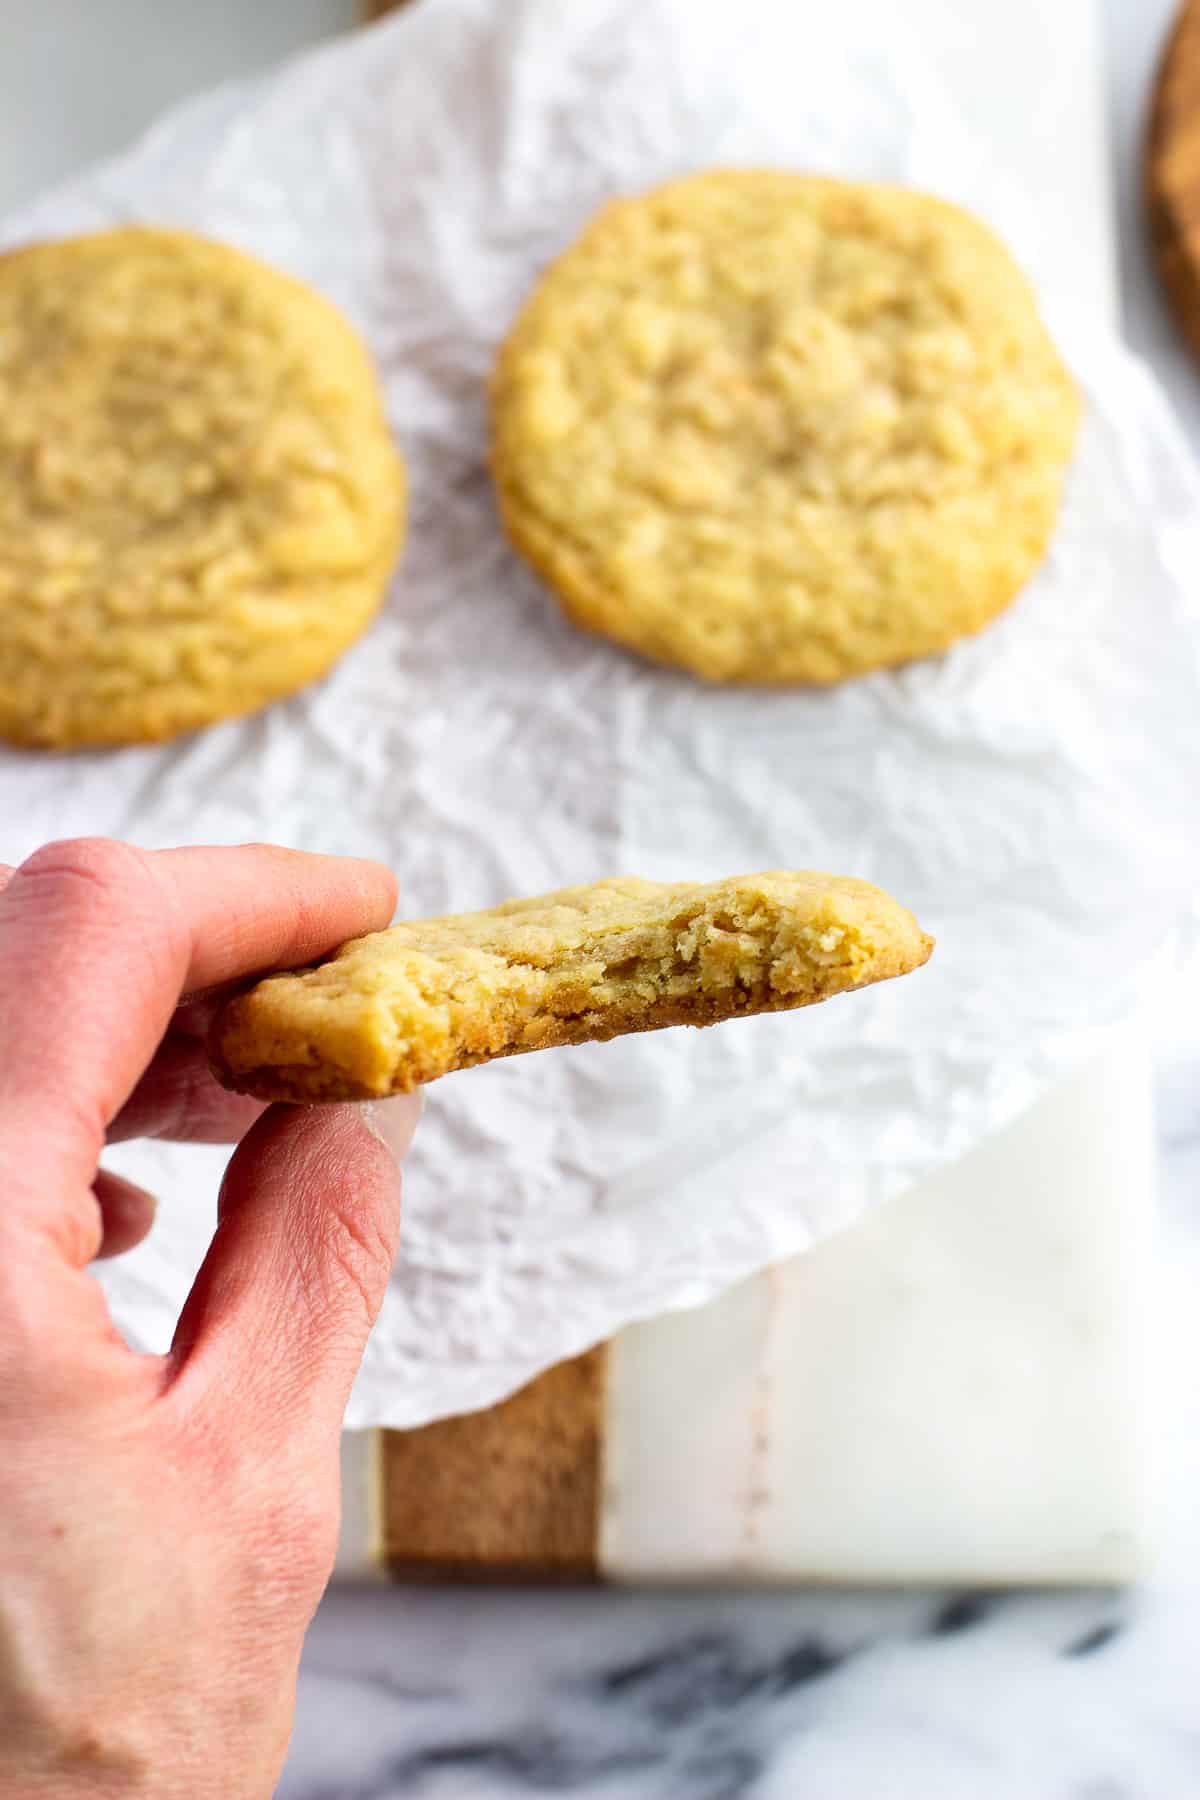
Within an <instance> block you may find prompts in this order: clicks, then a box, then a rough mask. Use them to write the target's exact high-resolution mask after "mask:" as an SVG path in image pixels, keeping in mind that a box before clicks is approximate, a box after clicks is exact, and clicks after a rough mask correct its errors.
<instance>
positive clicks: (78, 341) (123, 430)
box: [0, 226, 405, 748]
mask: <svg viewBox="0 0 1200 1800" xmlns="http://www.w3.org/2000/svg"><path fill="white" fill-rule="evenodd" d="M404 499H405V488H404V471H403V465H402V463H401V460H400V457H399V455H398V454H397V452H396V449H395V447H394V445H393V444H392V441H391V438H390V436H389V432H388V428H387V423H386V421H385V418H384V414H383V405H382V400H381V396H380V392H379V387H378V383H377V380H376V377H375V374H374V371H373V369H372V366H371V363H370V360H369V358H368V355H367V352H366V349H365V347H364V346H363V344H362V342H361V341H360V339H359V337H358V336H357V334H356V333H355V332H354V330H353V329H352V328H351V326H350V325H349V323H348V322H347V321H346V320H345V319H344V318H343V317H342V315H341V314H340V313H339V312H338V311H337V309H336V308H335V307H334V306H333V305H331V304H330V302H329V301H327V300H325V299H324V298H323V297H322V296H321V295H319V294H317V293H315V292H314V291H312V290H311V289H309V288H307V287H305V286H303V285H302V284H301V283H300V282H298V281H294V280H292V279H291V278H290V277H288V276H286V275H283V274H281V273H279V272H278V271H276V270H274V269H271V268H268V267H266V266H265V265H264V264H262V263H259V262H257V261H255V260H254V259H252V258H251V257H248V256H245V255H243V254H241V253H240V252H239V251H236V250H233V249H230V248H229V247H227V246H226V245H224V244H219V243H214V242H211V241H209V240H208V239H204V238H199V237H195V236H193V235H191V234H190V233H187V232H180V231H159V230H153V229H148V228H143V227H137V226H131V227H123V228H119V229H116V230H113V231H105V232H98V233H95V234H93V235H91V236H87V237H79V238H67V239H62V240H59V241H53V242H45V243H36V244H31V245H29V246H27V247H25V248H22V249H18V250H13V251H10V252H8V253H7V254H5V255H3V256H0V736H4V737H7V738H9V739H12V740H14V741H16V742H18V743H23V744H30V745H47V746H57V747H63V748H69V747H72V746H77V745H86V744H113V743H128V742H136V741H139V740H143V739H155V738H165V737H169V736H172V735H174V734H175V733H177V732H181V731H187V730H191V729H192V728H194V727H196V726H200V725H205V724H208V723H210V722H211V721H213V720H215V719H220V718H224V717H226V716H227V715H229V714H236V713H243V712H248V711H250V710H252V709H254V708H256V707H258V706H261V705H262V704H263V703H264V702H266V701H268V700H271V699H274V698H275V697H277V696H279V695H282V694H286V693H290V692H292V691H293V690H294V689H295V688H297V687H300V686H301V685H302V684H303V683H305V682H307V681H309V680H311V679H313V678H314V677H315V676H317V675H320V674H322V673H323V672H324V671H325V670H326V669H327V668H328V667H329V666H330V664H331V663H332V662H333V661H334V660H335V659H336V658H337V656H338V655H339V654H340V653H341V652H342V651H343V650H344V649H345V648H346V647H347V646H348V645H349V644H350V643H351V642H352V641H353V639H354V638H356V637H357V636H358V635H359V633H360V632H361V631H362V630H363V629H364V627H365V626H366V624H367V623H368V621H369V620H370V618H371V617H372V615H373V614H374V613H375V611H376V610H377V608H378V606H379V605H380V602H381V601H382V599H383V596H384V592H385V590H386V586H387V582H388V578H389V575H390V573H391V570H392V567H393V564H394V562H395V559H396V555H397V553H398V551H399V548H400V542H401V538H402V536H403V529H404Z"/></svg>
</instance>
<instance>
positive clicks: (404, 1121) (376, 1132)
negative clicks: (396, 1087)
mask: <svg viewBox="0 0 1200 1800" xmlns="http://www.w3.org/2000/svg"><path fill="white" fill-rule="evenodd" d="M424 1109H425V1095H424V1091H423V1090H422V1089H421V1088H417V1089H416V1090H415V1092H413V1093H411V1094H394V1095H391V1096H390V1097H389V1098H388V1099H386V1100H365V1101H363V1102H362V1104H361V1105H360V1106H359V1109H358V1111H359V1117H360V1118H361V1119H362V1122H363V1124H364V1125H365V1126H366V1128H367V1130H368V1131H369V1132H370V1133H371V1135H372V1137H376V1138H378V1139H379V1141H380V1143H381V1144H383V1145H385V1146H386V1148H387V1149H388V1151H389V1152H390V1153H391V1155H392V1157H393V1158H394V1159H395V1161H396V1163H397V1164H400V1163H402V1162H403V1161H404V1158H405V1157H406V1156H407V1155H408V1151H409V1146H410V1145H411V1143H412V1140H413V1133H414V1132H415V1131H416V1129H417V1123H418V1121H419V1119H420V1117H421V1114H422V1112H423V1111H424Z"/></svg>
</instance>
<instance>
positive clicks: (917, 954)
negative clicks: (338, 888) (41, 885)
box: [210, 871, 933, 1100]
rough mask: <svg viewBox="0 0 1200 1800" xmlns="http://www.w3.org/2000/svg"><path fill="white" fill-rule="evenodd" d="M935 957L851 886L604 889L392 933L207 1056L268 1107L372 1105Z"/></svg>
mask: <svg viewBox="0 0 1200 1800" xmlns="http://www.w3.org/2000/svg"><path fill="white" fill-rule="evenodd" d="M932 949H933V940H932V938H928V937H926V935H925V933H924V932H923V931H922V930H921V928H920V927H919V925H918V924H917V922H916V920H915V919H914V918H913V916H912V914H911V913H910V912H907V911H906V910H905V908H904V907H902V906H900V905H898V903H897V902H896V901H895V900H892V899H891V898H890V897H889V896H888V895H887V894H885V893H882V892H881V891H880V890H879V889H878V888H875V887H871V886H870V885H869V884H868V883H867V882H865V881H855V880H852V879H851V878H849V877H846V876H839V875H821V874H814V873H812V872H807V873H799V874H798V873H795V872H791V871H775V872H773V873H768V874H765V875H743V876H736V877H734V878H733V879H731V880H728V881H717V882H712V883H709V884H701V885H698V884H696V883H693V882H670V883H665V884H664V883H660V882H654V881H639V880H636V879H626V880H616V881H600V882H597V883H596V884H595V885H594V886H592V887H576V888H563V889H562V890H561V891H560V892H558V893H554V894H544V895H541V896H539V897H538V898H536V899H531V900H510V901H508V902H507V903H506V904H505V905H503V906H497V907H494V908H493V909H492V910H491V911H490V912H479V913H459V914H455V915H451V916H449V917H446V918H440V919H418V920H415V921H413V922H411V923H408V924H403V925H393V926H392V927H391V929H390V930H388V931H378V932H375V933H373V934H372V935H371V936H370V937H364V938H356V939H355V940H354V941H353V942H351V943H349V944H345V945H343V947H342V948H341V949H340V950H339V951H338V952H337V953H336V955H334V956H332V957H331V958H330V959H329V961H328V962H324V963H321V964H320V965H319V966H318V967H317V968H314V969H308V970H304V971H301V972H299V973H297V974H290V975H272V976H269V977H268V978H267V979H266V980H265V981H261V982H259V983H258V985H257V986H255V987H253V988H251V989H250V990H249V992H247V993H245V994H242V995H240V996H239V997H238V998H236V999H234V1000H232V1001H230V1002H229V1003H228V1004H227V1005H226V1006H225V1007H224V1008H223V1010H222V1011H221V1012H220V1013H219V1014H218V1016H217V1018H216V1020H215V1021H214V1024H213V1028H212V1036H211V1038H210V1054H211V1057H212V1062H213V1067H214V1068H215V1070H216V1072H217V1074H218V1076H219V1077H220V1079H221V1080H222V1081H223V1082H224V1083H225V1084H226V1086H228V1087H233V1088H237V1089H239V1090H240V1091H241V1092H243V1093H248V1094H257V1095H258V1096H259V1097H260V1098H262V1099H265V1100H360V1099H367V1098H370V1097H372V1096H376V1095H381V1094H393V1093H405V1092H408V1091H409V1090H410V1089H411V1088H414V1087H417V1086H418V1085H419V1084H420V1083H422V1082H426V1081H434V1080H436V1079H437V1077H438V1076H439V1075H446V1074H449V1073H450V1072H451V1071H452V1070H454V1069H465V1068H469V1067H470V1066H471V1065H472V1064H474V1063H481V1062H488V1061H490V1060H491V1058H492V1057H496V1056H515V1055H518V1054H520V1053H521V1052H523V1051H526V1050H544V1049H548V1048H549V1047H550V1046H552V1045H556V1044H582V1043H586V1042H589V1041H596V1040H603V1039H605V1038H612V1037H619V1036H620V1035H622V1034H623V1033H624V1032H628V1031H655V1030H658V1029H659V1028H660V1027H661V1026H664V1025H712V1024H715V1023H716V1022H717V1021H718V1020H721V1019H732V1018H739V1017H741V1016H743V1015H745V1014H748V1013H761V1012H779V1011H782V1010H784V1009H785V1008H788V1007H793V1006H809V1005H811V1004H812V1003H813V1002H814V1001H817V1000H828V999H829V998H830V997H831V995H833V994H841V993H845V992H847V991H848V990H849V989H851V988H859V987H866V986H867V985H868V983H870V982H873V981H883V980H886V979H887V978H888V977H889V976H892V975H904V974H906V973H907V972H908V971H909V970H910V969H915V968H916V967H917V966H918V965H919V964H921V963H923V962H924V961H925V960H926V958H927V957H928V956H929V953H930V951H931V950H932Z"/></svg>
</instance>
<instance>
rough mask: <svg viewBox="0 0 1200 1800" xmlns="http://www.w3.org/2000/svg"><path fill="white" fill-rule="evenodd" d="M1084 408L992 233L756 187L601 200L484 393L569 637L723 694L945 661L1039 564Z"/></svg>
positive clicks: (512, 514)
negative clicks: (619, 647) (582, 631)
mask: <svg viewBox="0 0 1200 1800" xmlns="http://www.w3.org/2000/svg"><path fill="white" fill-rule="evenodd" d="M1078 410H1079V409H1078V400H1077V397H1076V393H1075V389H1074V387H1073V385H1072V382H1071V380H1070V377H1069V376H1068V374H1067V372H1066V370H1065V369H1064V367H1063V365H1062V363H1061V361H1060V360H1059V357H1058V355H1057V353H1056V351H1055V349H1054V346H1053V344H1052V343H1051V342H1050V339H1049V338H1048V336H1047V334H1046V331H1045V329H1044V327H1043V325H1042V323H1041V320H1040V318H1039V316H1038V312H1037V308H1036V305H1035V302H1034V296H1033V293H1032V291H1031V289H1030V287H1029V285H1028V283H1027V282H1026V280H1025V278H1024V276H1023V275H1022V274H1021V272H1020V270H1019V269H1018V268H1017V267H1016V265H1015V264H1014V263H1013V261H1012V260H1011V258H1010V257H1009V255H1008V252H1007V251H1006V250H1005V249H1004V247H1003V245H1002V244H1000V243H999V242H998V240H997V239H996V238H995V237H994V236H993V235H992V233H991V232H990V231H989V230H987V229H986V227H985V226H983V225H982V224H981V223H980V222H979V221H978V220H977V219H974V218H972V217H970V216H969V215H968V214H966V213H964V212H960V211H959V210H958V209H957V208H955V207H952V206H948V205H946V204H945V203H944V202H942V201H940V200H934V199H931V198H930V197H929V196H928V195H925V194H919V193H913V192H911V191H909V190H905V189H901V188H888V187H868V186H858V185H854V184H851V183H848V182H842V181H830V180H824V179H818V178H814V177H810V176H803V175H795V174H788V173H783V172H770V171H763V170H749V169H742V170H728V171H715V172H710V173H706V174H701V175H695V176H692V177H690V178H688V179H685V180H681V181H674V182H671V183H669V184H668V185H667V186H665V187H660V188H657V189H655V190H653V191H652V192H650V193H648V194H644V195H642V196H640V197H639V198H636V199H629V200H619V201H615V202H614V203H612V204H611V205H609V206H608V207H606V208H605V209H604V210H603V211H602V212H601V213H600V214H599V215H598V216H597V217H596V219H594V220H593V222H592V223H591V224H590V225H589V226H588V228H587V229H586V230H585V232H584V233H583V236H582V237H581V238H580V239H579V240H578V242H577V243H576V244H574V245H573V246H572V248H571V249H569V250H568V251H567V252H566V253H565V255H563V256H562V257H560V259H559V260H558V261H557V262H556V263H554V264H553V266H552V267H551V268H550V269H549V271H548V272H547V273H546V274H545V275H544V276H543V278H542V280H541V282H540V283H539V285H538V286H537V288H536V289H535V290H534V292H533V294H532V296H531V297H530V299H529V300H528V302H527V303H526V305H525V308H524V310H523V311H522V312H521V314H520V316H519V318H518V319H517V322H516V324H515V325H514V327H513V329H512V332H511V334H510V335H509V337H508V339H507V341H506V342H505V344H504V345H503V347H502V349H501V351H500V355H499V358H498V360H497V363H496V368H495V371H494V375H493V382H492V412H493V438H494V446H493V469H494V475H495V481H496V486H497V490H498V497H499V505H500V511H501V515H502V517H503V520H504V524H505V526H506V528H507V531H508V533H509V536H510V537H511V539H512V541H513V543H514V544H515V545H516V547H517V548H518V549H519V550H520V551H522V552H523V553H524V555H525V556H526V557H527V558H528V559H529V561H530V562H531V563H532V564H533V565H534V567H535V568H537V569H538V570H539V571H540V572H541V574H542V575H543V576H544V577H545V578H546V580H547V581H548V582H549V583H550V585H551V587H552V588H553V589H554V590H555V592H556V593H557V594H558V596H559V597H560V599H561V601H562V603H563V605H564V607H565V608H566V610H567V612H568V613H569V614H570V615H571V617H572V618H573V619H575V620H576V621H577V622H578V623H579V624H581V625H584V626H587V627H589V628H590V629H591V630H593V631H598V632H603V633H605V634H606V635H608V636H609V637H612V638H616V639H617V640H618V641H619V642H621V643H623V644H627V645H629V646H631V647H632V648H633V649H635V650H640V651H642V652H643V653H644V654H645V655H647V656H651V657H654V658H657V659H658V660H660V661H662V662H667V663H678V664H680V665H682V666H683V667H684V668H687V669H690V670H692V671H693V673H695V674H697V675H700V676H704V677H706V678H707V679H709V680H713V681H748V682H831V681H838V680H840V679H841V678H842V677H844V676H849V675H855V674H859V673H861V672H863V671H865V670H868V669H874V668H879V667H882V666H885V665H888V664H893V663H899V662H904V661H906V660H908V659H909V658H911V657H917V656H923V655H925V654H927V653H928V652H930V651H935V650H940V649H943V648H944V647H945V646H946V645H948V644H950V643H952V642H953V641H954V639H955V638H958V637H961V636H962V635H963V634H964V633H967V632H973V631H977V630H978V629H979V628H980V626H982V625H984V624H985V623H986V622H987V621H988V620H989V619H991V618H992V617H993V615H994V614H995V613H997V612H999V611H1000V609H1001V608H1002V607H1004V606H1006V605H1007V604H1008V602H1009V601H1010V600H1011V599H1012V598H1013V596H1014V595H1015V594H1016V592H1017V590H1018V589H1019V588H1020V587H1021V585H1022V583H1023V582H1024V581H1025V580H1026V578H1027V577H1028V576H1029V574H1030V573H1031V572H1032V570H1033V569H1034V568H1035V567H1036V565H1037V563H1038V562H1039V560H1040V559H1041V556H1042V554H1043V552H1044V550H1045V548H1046V545H1047V542H1048V540H1049V537H1050V533H1051V530H1052V528H1053V525H1054V521H1055V517H1056V515H1057V511H1058V506H1059V497H1060V489H1061V485H1062V478H1063V471H1064V468H1065V465H1066V463H1067V460H1068V457H1069V455H1070V452H1071V447H1072V443H1073V440H1074V436H1075V429H1076V423H1077V416H1078Z"/></svg>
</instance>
